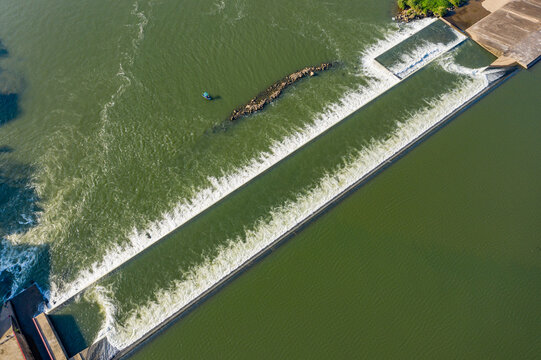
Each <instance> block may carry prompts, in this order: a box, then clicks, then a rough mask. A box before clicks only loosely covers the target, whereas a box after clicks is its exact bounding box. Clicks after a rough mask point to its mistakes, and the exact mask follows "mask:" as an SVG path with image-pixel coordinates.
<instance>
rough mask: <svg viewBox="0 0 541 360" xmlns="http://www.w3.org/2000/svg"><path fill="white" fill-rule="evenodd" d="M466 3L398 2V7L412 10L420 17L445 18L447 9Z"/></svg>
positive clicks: (452, 0) (450, 0)
mask: <svg viewBox="0 0 541 360" xmlns="http://www.w3.org/2000/svg"><path fill="white" fill-rule="evenodd" d="M464 2H465V0H398V7H399V8H400V9H401V10H408V9H411V11H413V12H415V13H417V14H419V15H424V16H428V15H432V14H434V15H436V16H443V15H445V14H446V13H447V9H450V8H453V7H459V6H461V5H462V4H464Z"/></svg>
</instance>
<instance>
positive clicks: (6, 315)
mask: <svg viewBox="0 0 541 360" xmlns="http://www.w3.org/2000/svg"><path fill="white" fill-rule="evenodd" d="M0 334H1V335H0V359H10V360H34V359H35V358H34V356H33V355H32V351H31V350H30V347H29V346H28V342H27V341H26V338H25V337H24V335H23V334H22V333H21V331H20V327H19V323H18V322H17V317H16V316H15V312H14V310H13V306H12V304H11V302H7V303H6V304H4V305H3V306H2V311H0Z"/></svg>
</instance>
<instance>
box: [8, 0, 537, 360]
mask: <svg viewBox="0 0 541 360" xmlns="http://www.w3.org/2000/svg"><path fill="white" fill-rule="evenodd" d="M393 6H394V5H393V3H392V1H388V2H383V3H377V4H375V3H370V2H366V1H364V2H358V1H350V2H345V3H344V2H341V3H340V4H338V3H332V2H331V3H329V2H325V3H323V2H321V3H313V2H308V1H300V2H295V3H293V4H292V3H289V2H285V1H279V2H273V3H272V4H268V3H264V2H261V1H257V2H246V1H241V0H236V1H214V2H212V1H203V2H198V3H194V2H181V3H177V2H172V1H119V2H116V3H114V4H110V3H108V2H105V1H97V2H93V3H91V4H77V5H76V6H75V5H74V4H71V3H70V2H67V1H54V2H48V3H45V2H40V3H36V4H26V3H20V2H16V1H6V2H4V3H2V4H1V5H0V10H1V11H0V20H1V21H0V40H1V41H2V43H1V44H2V48H4V49H6V50H5V51H4V52H3V53H0V54H3V55H1V57H0V69H1V72H0V93H1V94H2V95H1V96H2V98H1V99H0V100H1V104H2V108H0V113H1V114H2V115H1V116H2V117H1V118H0V120H1V121H0V123H1V124H0V150H1V152H0V163H1V165H2V166H1V169H2V170H1V171H2V172H1V173H0V176H1V177H0V181H1V184H0V186H1V188H0V189H1V191H2V197H1V198H0V211H1V214H2V216H1V222H0V231H1V233H0V235H1V236H2V239H3V240H2V244H1V248H0V272H1V273H0V276H1V279H0V280H1V282H0V296H2V298H4V299H5V298H8V297H9V296H10V295H12V294H14V293H16V292H17V291H19V290H21V289H22V288H24V287H25V286H26V285H27V284H29V283H30V282H31V281H32V280H34V281H37V283H38V284H39V285H40V287H41V288H42V289H43V290H44V291H45V292H46V293H47V295H48V296H49V298H50V304H49V314H50V315H51V318H52V319H53V322H54V323H55V326H56V327H57V330H58V331H59V333H60V336H61V337H62V338H63V339H64V341H65V342H66V347H67V348H68V352H69V353H70V355H73V354H75V353H76V352H77V351H79V350H81V349H82V348H84V347H85V346H86V345H89V344H90V343H92V342H93V341H94V340H96V339H99V338H101V337H107V339H108V340H109V342H110V343H111V344H112V345H113V346H115V347H116V348H117V349H121V348H124V347H126V346H129V345H130V344H132V343H133V342H135V341H137V340H138V339H139V338H141V337H142V336H144V335H145V334H146V333H147V332H148V331H150V330H151V329H152V328H154V327H155V326H157V325H158V324H159V323H160V322H161V321H162V320H164V319H165V318H167V316H169V315H170V314H172V313H174V312H175V311H177V310H178V309H180V308H181V307H182V306H184V305H185V304H187V303H189V302H190V301H191V300H192V299H194V298H196V297H197V296H198V294H200V293H201V292H202V291H204V290H205V289H207V288H208V287H210V286H212V285H213V284H214V283H215V282H216V281H219V280H220V279H221V278H222V277H223V276H225V275H227V274H228V273H229V272H231V271H232V270H234V269H235V268H237V267H238V266H239V265H240V264H242V262H244V261H245V260H247V259H249V258H250V256H251V255H253V254H254V253H256V252H257V251H259V250H260V249H262V248H263V247H265V246H266V245H267V244H269V243H271V242H272V241H273V240H274V239H276V238H278V237H279V236H280V235H281V234H283V233H284V232H286V231H288V230H289V229H290V228H292V227H293V226H295V224H297V223H298V222H299V221H302V220H303V219H305V218H306V217H307V216H309V215H310V214H311V213H312V212H313V211H315V210H316V209H317V208H318V207H320V206H322V205H323V204H324V203H325V202H326V201H328V200H330V199H331V198H332V197H334V196H335V195H336V194H338V193H339V192H340V191H342V190H343V189H345V188H346V187H347V186H348V185H349V184H351V183H353V182H355V181H356V180H357V179H359V178H360V177H362V176H363V175H364V174H366V173H367V172H369V171H370V170H371V169H373V168H374V167H375V166H377V165H378V164H379V163H381V162H382V161H385V160H386V159H387V158H388V157H389V156H391V155H392V154H394V152H396V151H398V150H399V149H400V148H401V147H402V146H404V145H406V144H407V143H408V142H410V141H412V140H414V139H415V138H416V137H417V136H418V135H420V134H421V133H422V132H423V131H425V130H426V129H427V128H429V127H430V126H432V125H433V124H435V123H436V122H437V121H439V120H440V119H442V118H444V117H445V116H446V115H447V114H449V113H451V112H452V111H453V110H454V109H456V108H457V107H459V106H460V105H462V104H463V103H464V102H465V101H467V100H468V99H470V98H472V97H473V96H475V95H476V94H478V93H479V92H480V91H482V90H483V89H484V88H486V87H487V86H488V85H489V83H490V81H493V80H495V79H497V78H498V77H499V76H501V75H502V74H501V73H498V72H493V71H489V72H482V68H483V67H484V66H486V65H488V64H489V63H490V62H491V61H492V60H493V57H492V56H491V55H489V54H487V53H486V52H485V51H484V50H482V49H480V48H479V47H478V46H476V45H475V44H473V43H472V42H471V41H469V40H466V41H464V38H463V37H462V36H461V35H460V34H458V33H456V32H454V31H453V30H450V29H449V28H447V27H445V26H444V25H443V24H442V23H441V22H431V20H423V21H420V22H415V23H413V24H407V25H405V24H396V23H394V22H393V21H392V20H391V16H392V13H393V9H394V7H393ZM306 9H310V11H306ZM261 14H265V16H261ZM28 24H32V26H28ZM412 39H419V41H414V40H412ZM375 58H377V59H378V61H380V63H381V64H383V65H385V66H386V67H385V66H382V65H381V64H378V63H376V62H375V61H374V59H375ZM322 62H333V63H334V64H335V66H334V67H333V69H332V70H330V71H328V72H325V73H322V74H320V75H318V76H316V77H313V78H309V79H305V80H303V81H301V82H299V83H298V84H296V85H295V86H293V87H291V88H289V89H288V90H286V91H285V93H284V94H283V95H282V97H281V98H280V99H279V100H278V101H276V102H275V103H273V104H272V105H270V106H268V107H267V108H266V109H265V110H264V111H263V112H261V113H258V114H256V115H253V116H250V117H246V118H243V119H240V120H239V121H237V122H235V123H229V122H227V121H226V120H225V119H226V118H227V117H228V115H229V114H230V112H231V110H232V109H234V108H235V107H237V106H239V105H241V104H243V103H245V102H247V101H248V100H249V99H250V98H251V97H253V96H255V95H256V94H257V93H258V92H260V91H261V90H263V89H265V88H266V87H267V86H269V85H270V84H272V83H274V82H275V81H276V80H278V79H280V78H282V77H283V76H285V75H287V74H289V73H292V72H293V71H295V70H298V69H300V68H302V67H305V66H309V65H317V64H320V63H322ZM505 86H508V85H507V84H506V85H505ZM529 86H533V85H529ZM534 90H535V89H534ZM203 91H208V92H210V94H211V95H212V96H213V97H214V98H215V99H216V100H214V101H212V102H208V101H205V100H204V99H203V98H202V97H201V93H202V92H203ZM531 92H533V93H535V91H531ZM514 96H518V95H514ZM515 106H519V105H518V104H516V105H515ZM469 112H470V110H468V113H469ZM490 116H492V115H491V114H490V113H487V114H486V115H481V117H482V118H489V117H490ZM445 131H447V128H445V129H444V130H443V131H442V132H445ZM516 154H517V153H515V155H516ZM518 154H520V153H518ZM408 156H411V155H408ZM457 156H458V155H457ZM459 158H461V157H459ZM399 163H400V162H399ZM426 171H429V170H426ZM419 176H420V175H419ZM462 176H463V175H462V174H455V175H454V177H455V178H456V179H458V178H461V177H462ZM363 191H364V190H363ZM426 196H429V197H430V196H434V194H433V193H432V194H427V195H426ZM382 206H386V205H382ZM534 210H535V209H534ZM530 211H531V209H530ZM533 212H534V213H535V211H533ZM382 216H383V215H382ZM451 218H453V217H452V216H451ZM454 219H455V220H456V221H458V222H460V221H463V219H462V218H461V217H460V216H459V214H456V215H454ZM336 226H337V228H336V231H338V232H337V233H336V235H335V236H334V239H335V240H336V239H340V238H342V237H343V238H347V237H348V234H342V233H340V231H339V230H340V229H339V227H340V225H336ZM381 226H383V227H385V225H384V224H382V225H381ZM529 231H533V230H529ZM532 234H533V232H532ZM293 242H295V240H292V241H291V243H293ZM382 251H384V250H382ZM285 267H286V268H287V266H285ZM307 280H308V279H307ZM73 296H74V297H73ZM400 300H401V296H399V297H398V298H395V299H394V301H397V302H398V303H399V302H400ZM419 306H421V304H419ZM198 311H199V310H198ZM74 330H76V331H74ZM321 331H324V327H322V328H321ZM169 341H172V340H169ZM175 341H176V340H175ZM196 347H197V346H196V344H194V349H195V348H196ZM160 356H162V355H160ZM231 356H232V357H235V355H234V354H231Z"/></svg>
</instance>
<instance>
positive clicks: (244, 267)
mask: <svg viewBox="0 0 541 360" xmlns="http://www.w3.org/2000/svg"><path fill="white" fill-rule="evenodd" d="M516 71H517V69H516V68H510V69H508V70H507V71H506V74H505V75H504V76H502V77H501V78H499V79H498V80H496V81H494V82H493V83H491V84H490V85H489V86H487V87H486V88H485V89H484V90H482V91H481V92H480V93H478V94H477V95H475V96H474V97H473V98H471V99H470V100H468V101H467V102H465V103H464V104H462V105H461V106H460V107H459V108H457V109H455V110H454V111H452V112H451V113H450V114H449V115H447V116H446V117H444V118H443V119H441V120H440V121H438V122H437V123H436V124H434V125H433V126H432V127H430V128H429V129H428V130H426V131H425V132H423V133H422V134H420V135H419V136H418V137H417V138H415V139H414V140H413V141H411V142H410V143H409V144H407V145H406V146H404V147H402V148H401V149H400V150H398V151H397V152H395V153H394V154H393V155H392V156H390V157H389V158H387V159H386V160H385V161H383V162H382V163H380V164H379V165H378V166H377V167H376V168H374V169H372V170H371V171H370V172H369V173H368V174H366V175H365V176H363V177H362V178H360V179H359V180H358V181H356V182H355V183H354V184H352V185H351V186H349V187H348V188H347V189H345V190H344V191H342V192H341V193H340V194H338V195H337V196H335V197H334V198H333V199H332V200H331V201H329V202H328V203H326V204H325V205H323V206H322V207H320V208H318V209H317V210H315V211H314V212H313V213H312V214H311V215H310V216H308V217H307V218H305V219H304V220H303V221H302V222H300V223H298V224H297V225H296V226H295V227H293V228H292V229H290V230H289V231H288V232H287V233H285V234H283V235H282V236H280V237H279V238H277V239H276V240H275V241H273V242H272V243H271V244H269V245H268V246H266V247H265V248H263V249H262V250H260V251H259V252H258V253H257V254H255V255H254V256H253V257H251V258H250V259H248V260H247V261H246V262H244V263H243V264H242V265H241V266H239V267H238V268H237V269H236V270H235V271H233V272H231V273H230V274H229V275H227V276H226V277H224V278H222V279H221V280H220V281H219V282H217V283H216V284H214V285H213V286H212V287H211V288H209V289H207V290H206V291H205V292H203V293H202V294H200V295H199V296H198V297H197V298H196V299H194V300H193V301H191V302H190V303H189V304H187V305H186V306H184V307H183V308H181V309H179V310H178V311H177V312H176V313H175V314H173V315H172V316H171V317H169V318H168V319H166V320H165V321H164V322H162V323H161V324H160V325H158V326H156V327H155V328H154V329H153V330H152V331H150V332H149V333H147V334H146V335H145V336H144V337H142V338H141V339H139V340H138V341H136V342H135V343H133V344H132V345H130V346H129V347H127V348H125V349H123V350H122V351H120V352H119V353H117V354H116V355H115V356H114V357H113V359H115V360H117V359H121V358H124V357H126V356H128V355H129V354H131V353H132V352H134V351H135V350H136V349H137V348H139V347H140V346H141V345H143V344H144V343H145V342H147V341H148V340H150V339H151V338H153V337H154V336H156V335H157V334H158V333H160V332H161V331H163V330H164V329H166V328H167V327H169V326H170V325H171V324H173V323H174V322H175V321H177V320H179V319H181V318H182V317H183V316H185V315H187V314H188V313H189V312H190V311H192V310H194V309H195V308H196V307H197V306H198V305H199V304H201V303H203V302H204V301H205V300H206V299H208V298H209V297H210V296H212V295H213V294H215V293H216V292H217V291H219V290H220V289H221V288H222V287H224V286H226V285H227V284H228V283H229V282H230V281H232V280H234V279H235V278H236V277H237V276H239V275H240V274H242V273H243V272H244V271H246V270H247V269H249V268H250V267H251V266H252V265H254V264H255V263H257V262H258V261H260V260H262V259H263V258H264V257H265V256H267V255H269V254H270V253H272V251H273V250H274V249H276V248H277V247H279V246H280V245H282V244H283V243H285V242H286V241H287V240H289V239H290V238H292V237H293V236H294V235H295V234H296V233H297V232H298V231H300V230H302V229H303V228H304V227H305V226H307V225H308V224H310V223H311V222H312V221H314V220H315V219H317V218H318V217H319V216H321V215H322V214H324V213H325V212H326V211H327V210H329V209H331V208H332V207H333V206H335V205H336V204H338V203H339V202H340V201H341V200H343V199H344V198H345V197H347V196H348V195H350V194H351V193H352V192H354V191H356V190H357V189H358V188H359V187H361V186H362V185H363V184H365V183H366V182H367V181H369V180H371V179H372V178H373V177H374V176H376V175H377V174H378V173H380V172H381V171H383V170H384V169H385V168H387V167H388V166H390V165H391V164H392V163H393V162H394V161H396V160H397V159H399V158H400V157H401V156H403V155H404V154H406V153H407V152H408V151H410V150H411V149H413V148H414V147H415V146H417V145H418V144H419V143H421V142H422V141H423V140H425V139H426V138H428V137H429V136H430V135H431V134H433V133H435V132H436V131H438V130H439V129H440V128H442V127H443V126H444V125H446V124H447V123H448V122H449V121H451V120H452V119H453V118H454V117H455V116H457V115H458V114H460V113H462V112H463V111H464V110H466V109H467V108H468V107H469V106H471V105H472V104H473V103H475V102H477V101H478V100H479V99H481V98H482V97H483V96H485V95H486V94H488V93H489V92H490V91H492V90H493V89H495V88H496V87H497V86H499V85H500V84H502V83H503V82H504V81H505V80H506V79H508V78H509V77H511V76H512V75H513V74H514V73H515V72H516Z"/></svg>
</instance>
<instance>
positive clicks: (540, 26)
mask: <svg viewBox="0 0 541 360" xmlns="http://www.w3.org/2000/svg"><path fill="white" fill-rule="evenodd" d="M485 2H490V4H488V5H487V6H486V8H487V9H491V10H494V12H492V13H491V14H490V15H487V16H485V17H483V18H482V19H481V20H479V21H477V22H476V23H475V24H473V25H472V26H470V27H469V28H467V29H466V32H467V33H468V34H469V35H470V36H471V38H472V39H473V40H475V41H476V42H477V43H479V44H480V45H481V46H483V47H484V48H485V49H487V50H488V51H490V52H491V53H493V54H494V55H496V56H497V57H498V59H497V60H496V61H495V62H494V63H493V64H492V65H493V66H510V65H513V64H519V65H521V66H522V67H524V68H529V67H530V66H532V65H533V64H534V63H535V62H536V61H537V60H538V59H539V58H540V57H541V0H511V1H502V0H499V1H498V2H497V3H495V2H494V1H492V0H485ZM483 4H484V3H483ZM498 6H501V7H499V8H498Z"/></svg>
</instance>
